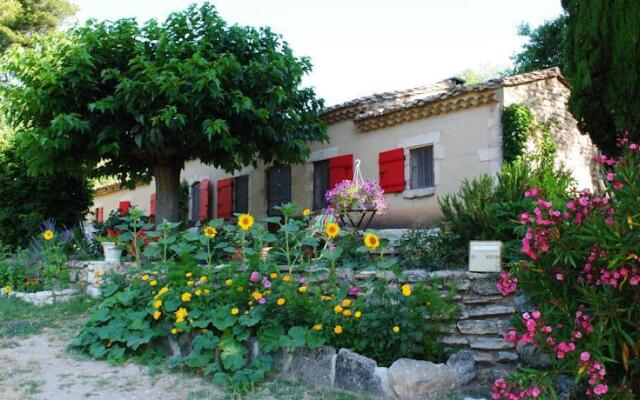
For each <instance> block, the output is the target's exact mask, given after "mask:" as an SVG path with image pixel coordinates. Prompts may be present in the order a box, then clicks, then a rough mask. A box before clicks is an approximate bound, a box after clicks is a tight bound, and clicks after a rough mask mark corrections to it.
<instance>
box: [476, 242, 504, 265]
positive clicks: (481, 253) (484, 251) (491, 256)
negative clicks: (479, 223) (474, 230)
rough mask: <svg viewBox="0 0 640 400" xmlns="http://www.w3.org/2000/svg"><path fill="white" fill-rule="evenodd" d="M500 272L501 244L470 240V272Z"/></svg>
mask: <svg viewBox="0 0 640 400" xmlns="http://www.w3.org/2000/svg"><path fill="white" fill-rule="evenodd" d="M501 270H502V242H500V241H486V240H485V241H481V240H472V241H470V242H469V271H470V272H500V271H501Z"/></svg>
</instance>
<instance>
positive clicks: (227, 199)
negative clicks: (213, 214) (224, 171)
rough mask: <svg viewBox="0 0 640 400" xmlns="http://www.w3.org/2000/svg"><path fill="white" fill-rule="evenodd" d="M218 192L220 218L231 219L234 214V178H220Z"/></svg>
mask: <svg viewBox="0 0 640 400" xmlns="http://www.w3.org/2000/svg"><path fill="white" fill-rule="evenodd" d="M217 192H218V193H217V198H218V204H217V209H218V218H224V219H231V217H232V216H233V178H228V179H220V180H219V181H218V188H217Z"/></svg>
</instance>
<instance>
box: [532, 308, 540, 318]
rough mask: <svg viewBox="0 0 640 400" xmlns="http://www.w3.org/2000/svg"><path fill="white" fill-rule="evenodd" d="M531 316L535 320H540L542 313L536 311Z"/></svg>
mask: <svg viewBox="0 0 640 400" xmlns="http://www.w3.org/2000/svg"><path fill="white" fill-rule="evenodd" d="M531 316H532V317H533V319H540V316H541V314H540V311H538V310H535V311H534V312H532V313H531Z"/></svg>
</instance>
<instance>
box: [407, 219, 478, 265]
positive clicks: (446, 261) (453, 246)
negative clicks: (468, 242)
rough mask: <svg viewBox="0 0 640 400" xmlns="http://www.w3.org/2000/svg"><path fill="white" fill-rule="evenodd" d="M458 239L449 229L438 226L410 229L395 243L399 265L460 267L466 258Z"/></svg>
mask: <svg viewBox="0 0 640 400" xmlns="http://www.w3.org/2000/svg"><path fill="white" fill-rule="evenodd" d="M459 239H460V238H459V237H458V235H457V234H455V233H453V232H452V231H451V230H448V229H442V228H439V227H436V228H432V229H410V230H408V231H407V232H406V233H405V234H404V235H402V237H401V238H400V240H399V241H398V243H397V245H396V249H397V252H398V258H399V260H400V261H399V262H400V265H402V267H403V268H423V269H427V270H438V269H449V268H460V267H462V266H464V265H465V263H466V260H465V259H464V255H465V251H464V249H462V248H461V247H459V245H458V244H459V242H460V240H459Z"/></svg>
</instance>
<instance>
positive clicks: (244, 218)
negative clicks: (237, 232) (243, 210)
mask: <svg viewBox="0 0 640 400" xmlns="http://www.w3.org/2000/svg"><path fill="white" fill-rule="evenodd" d="M238 226H239V227H240V229H242V230H243V231H248V230H249V229H251V227H252V226H253V216H252V215H251V214H242V215H240V216H239V217H238Z"/></svg>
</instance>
